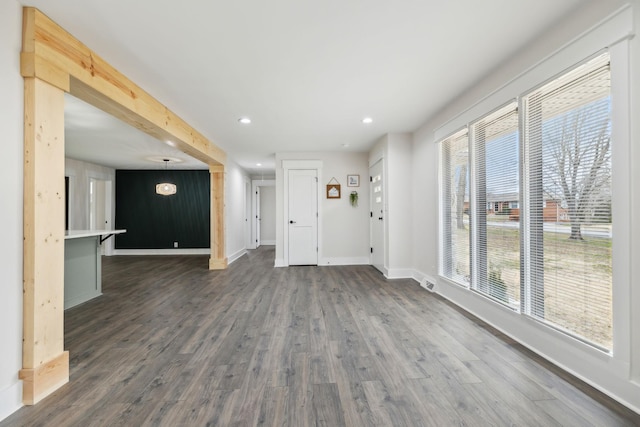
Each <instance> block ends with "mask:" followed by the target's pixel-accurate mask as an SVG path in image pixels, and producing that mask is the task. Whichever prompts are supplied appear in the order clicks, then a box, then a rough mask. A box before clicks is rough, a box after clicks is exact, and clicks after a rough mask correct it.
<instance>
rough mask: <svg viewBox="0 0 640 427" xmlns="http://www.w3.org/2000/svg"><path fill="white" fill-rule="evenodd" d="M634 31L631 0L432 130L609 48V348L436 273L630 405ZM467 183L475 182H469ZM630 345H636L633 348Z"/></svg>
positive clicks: (468, 300)
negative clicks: (611, 208)
mask: <svg viewBox="0 0 640 427" xmlns="http://www.w3.org/2000/svg"><path fill="white" fill-rule="evenodd" d="M633 34H634V33H633V10H632V7H631V6H630V5H626V6H624V7H622V8H621V9H619V10H618V11H617V12H615V13H613V14H612V15H610V16H608V17H607V18H606V19H604V20H602V21H601V22H600V23H599V24H597V25H595V26H593V27H591V28H589V29H588V30H587V31H585V32H584V33H582V34H581V35H580V36H578V37H576V38H575V39H574V40H572V41H570V42H569V43H567V44H565V45H564V46H562V47H560V48H558V49H556V50H555V51H554V52H553V53H552V54H550V55H548V56H546V57H545V58H543V59H542V60H541V61H539V62H537V63H536V64H534V65H533V66H532V67H530V68H529V69H527V70H526V71H524V72H523V73H521V74H520V75H516V76H515V77H514V78H513V79H511V80H510V81H508V82H507V83H506V84H505V85H504V86H502V87H500V88H499V89H497V90H496V91H494V92H492V93H490V94H488V95H487V96H486V97H484V98H482V99H481V100H480V101H478V102H477V103H475V104H474V105H472V106H471V107H469V108H467V109H466V110H464V111H463V112H462V113H460V114H459V115H457V116H455V117H453V118H452V119H451V120H449V121H448V122H446V123H444V124H443V125H442V126H441V127H439V128H437V129H436V130H435V131H434V134H433V136H434V139H433V140H434V142H436V143H438V142H440V141H442V140H443V139H444V138H446V137H447V136H448V135H450V134H452V133H453V130H455V129H460V128H462V127H464V126H466V125H467V124H468V123H470V122H472V121H473V120H475V119H476V118H477V117H481V116H482V115H484V114H486V113H487V112H489V111H493V110H495V109H496V108H498V107H499V106H500V105H501V104H503V103H504V102H505V101H506V100H508V99H512V98H514V97H516V98H519V97H520V95H521V94H524V93H526V92H528V91H529V90H531V89H533V88H534V87H536V86H538V85H540V84H542V83H543V82H545V81H548V80H549V79H551V78H552V77H553V76H556V75H559V74H562V72H563V71H564V70H568V69H570V68H573V66H575V65H576V64H579V63H581V62H582V61H584V60H585V59H586V58H589V57H591V56H592V55H594V54H595V53H597V52H599V51H601V50H602V49H605V48H608V49H609V51H610V54H611V72H612V88H611V97H612V102H613V103H614V107H613V112H612V122H613V123H614V126H613V128H612V138H613V139H614V140H615V144H613V145H612V147H613V148H612V157H613V161H614V162H615V166H614V167H615V168H616V170H615V173H614V177H613V184H612V185H613V194H612V203H613V204H614V206H615V208H614V211H613V222H614V223H615V224H616V230H615V238H614V241H613V270H614V275H613V294H614V298H613V325H614V334H613V347H614V348H613V352H612V353H611V354H606V353H603V352H602V351H600V350H598V349H596V348H594V347H592V346H590V345H587V344H585V343H583V342H581V341H579V340H576V339H574V338H572V337H570V336H568V335H566V334H563V333H561V332H559V331H557V330H554V329H553V328H549V327H548V326H546V325H543V324H540V323H539V322H536V321H534V320H533V319H529V318H528V317H527V316H521V315H519V314H516V313H514V312H512V311H511V310H508V309H506V308H505V307H501V306H500V305H498V304H493V303H489V302H488V301H487V300H486V299H485V298H483V297H481V296H480V295H477V294H474V293H473V292H469V291H468V290H467V289H465V288H462V287H460V286H453V283H452V282H451V281H450V280H448V279H446V278H444V277H442V276H439V278H438V284H437V285H438V289H439V293H441V294H442V295H443V296H445V297H446V298H448V299H450V300H451V301H453V302H454V303H456V304H457V305H459V306H461V307H462V308H464V309H465V310H467V311H469V312H471V313H473V314H474V315H476V316H478V317H479V318H481V319H483V320H484V321H487V322H488V323H489V324H491V325H493V326H494V327H496V328H497V329H498V330H500V331H502V332H503V333H505V334H506V335H508V336H511V337H512V338H514V339H516V340H517V341H519V342H520V343H522V344H523V345H524V346H526V347H528V348H530V349H531V350H533V351H534V352H536V353H538V354H540V355H542V356H543V357H545V358H547V359H548V360H550V361H552V362H553V363H555V364H556V365H558V366H560V367H562V368H563V369H565V370H567V371H568V372H570V373H572V374H574V375H576V376H577V377H579V378H581V379H582V380H584V381H586V382H587V383H589V384H591V385H593V386H594V387H596V388H597V389H599V390H601V391H603V392H604V393H606V394H609V395H611V396H614V397H615V398H616V399H618V400H621V401H623V402H627V403H628V404H629V405H631V406H632V407H636V408H640V398H638V396H640V365H639V364H638V361H637V354H636V360H634V361H631V355H632V353H631V352H632V350H633V351H634V352H637V351H638V348H637V347H638V346H637V342H638V341H639V340H640V328H635V329H632V325H631V324H630V323H631V320H632V315H631V307H630V304H631V301H632V298H631V296H632V295H631V269H632V264H631V260H630V259H629V254H630V253H631V249H632V243H631V237H632V233H631V232H632V231H633V229H632V228H631V218H630V213H631V208H632V206H631V203H632V199H631V194H630V190H629V186H628V185H626V184H627V183H628V182H629V181H628V180H630V178H631V177H632V173H631V171H632V170H631V165H630V161H631V154H632V150H631V142H630V137H631V120H630V112H631V110H630V108H631V103H630V93H631V87H632V86H631V82H630V79H631V76H630V66H631V65H630V61H631V58H630V56H629V55H630V53H629V40H630V39H631V38H632V37H633ZM621 159H625V160H624V161H621ZM439 179H440V178H439ZM471 188H474V187H473V184H472V185H471ZM632 338H633V339H632ZM634 340H635V341H634ZM633 343H636V345H635V347H634V348H633V349H632V348H631V345H632V344H633ZM634 354H635V353H634ZM632 362H633V363H634V365H632ZM634 366H635V367H634ZM632 369H634V370H633V371H632Z"/></svg>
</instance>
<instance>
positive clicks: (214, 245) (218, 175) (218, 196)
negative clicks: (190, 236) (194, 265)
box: [209, 166, 227, 270]
mask: <svg viewBox="0 0 640 427" xmlns="http://www.w3.org/2000/svg"><path fill="white" fill-rule="evenodd" d="M209 173H210V175H211V258H209V269H210V270H222V269H225V268H227V257H226V256H225V247H224V215H221V214H220V213H224V166H210V167H209Z"/></svg>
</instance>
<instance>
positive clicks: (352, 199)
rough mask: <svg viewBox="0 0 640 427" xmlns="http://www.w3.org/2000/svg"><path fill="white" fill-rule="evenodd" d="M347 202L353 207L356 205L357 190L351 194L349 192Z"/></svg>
mask: <svg viewBox="0 0 640 427" xmlns="http://www.w3.org/2000/svg"><path fill="white" fill-rule="evenodd" d="M349 203H351V206H353V207H354V208H356V207H358V192H357V191H352V192H351V194H349Z"/></svg>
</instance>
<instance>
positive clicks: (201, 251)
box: [113, 248, 211, 255]
mask: <svg viewBox="0 0 640 427" xmlns="http://www.w3.org/2000/svg"><path fill="white" fill-rule="evenodd" d="M113 255H211V249H209V248H202V249H198V248H192V249H190V248H183V249H180V248H178V249H114V251H113Z"/></svg>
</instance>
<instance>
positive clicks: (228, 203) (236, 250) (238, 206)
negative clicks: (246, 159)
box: [224, 159, 249, 263]
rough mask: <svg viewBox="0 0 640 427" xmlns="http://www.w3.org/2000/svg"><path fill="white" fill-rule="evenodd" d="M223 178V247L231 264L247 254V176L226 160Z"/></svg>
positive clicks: (230, 161)
mask: <svg viewBox="0 0 640 427" xmlns="http://www.w3.org/2000/svg"><path fill="white" fill-rule="evenodd" d="M224 178H225V181H224V209H225V212H224V215H225V246H226V255H227V260H228V262H229V263H232V262H233V261H235V260H237V259H238V258H240V257H241V256H242V255H244V254H245V253H246V252H247V244H246V243H247V236H246V234H245V233H246V232H247V222H248V218H247V212H246V182H247V181H248V180H249V176H248V175H247V173H246V172H245V171H244V169H242V168H241V167H240V166H238V165H237V164H236V163H235V162H233V161H232V160H229V159H228V160H227V164H226V165H225V177H224Z"/></svg>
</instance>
